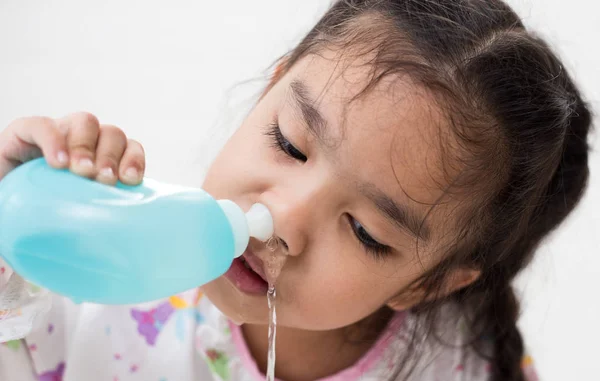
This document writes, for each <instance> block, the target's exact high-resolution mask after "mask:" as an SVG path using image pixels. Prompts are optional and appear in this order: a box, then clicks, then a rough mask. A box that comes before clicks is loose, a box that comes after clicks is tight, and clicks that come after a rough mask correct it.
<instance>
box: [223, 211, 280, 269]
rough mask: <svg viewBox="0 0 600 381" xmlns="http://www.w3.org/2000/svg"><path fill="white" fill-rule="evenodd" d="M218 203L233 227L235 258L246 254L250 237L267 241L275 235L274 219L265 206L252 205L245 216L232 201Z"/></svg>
mask: <svg viewBox="0 0 600 381" xmlns="http://www.w3.org/2000/svg"><path fill="white" fill-rule="evenodd" d="M217 203H218V204H219V206H220V207H221V209H222V210H223V213H225V215H226V216H227V219H228V220H229V224H230V225H231V229H232V231H233V238H234V241H235V242H234V246H235V257H239V256H240V255H242V254H243V253H244V251H245V250H246V247H247V246H248V241H250V237H255V238H257V239H259V240H261V241H266V240H267V239H269V238H270V237H271V236H272V235H273V218H272V217H271V213H270V212H269V209H267V207H266V206H264V205H263V204H254V205H252V207H251V208H250V210H249V211H248V212H247V213H245V214H244V211H243V210H242V209H241V208H240V207H239V206H238V205H237V204H235V203H234V202H232V201H230V200H219V201H217Z"/></svg>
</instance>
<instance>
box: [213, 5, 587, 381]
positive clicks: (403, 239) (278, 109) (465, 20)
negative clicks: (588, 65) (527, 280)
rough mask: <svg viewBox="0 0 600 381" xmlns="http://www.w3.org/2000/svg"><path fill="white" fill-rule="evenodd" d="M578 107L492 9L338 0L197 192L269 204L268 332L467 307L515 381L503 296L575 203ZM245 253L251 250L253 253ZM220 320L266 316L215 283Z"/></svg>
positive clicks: (250, 299) (517, 24)
mask: <svg viewBox="0 0 600 381" xmlns="http://www.w3.org/2000/svg"><path fill="white" fill-rule="evenodd" d="M589 128H590V113H589V111H588V109H587V107H586V105H585V104H584V102H583V101H582V99H581V97H580V95H579V92H578V91H577V89H576V88H575V85H574V84H573V82H572V80H571V78H570V77H569V75H568V74H567V72H566V70H565V68H564V67H563V66H562V65H561V63H560V61H559V60H558V59H557V57H556V56H555V55H554V53H553V52H552V51H551V50H550V48H549V47H548V46H547V45H546V44H545V43H544V42H543V41H541V40H540V39H539V38H537V37H535V36H534V35H532V34H531V33H530V32H528V31H527V30H526V29H525V28H524V26H523V25H522V23H521V21H520V20H519V18H518V16H517V15H516V14H515V13H513V12H512V10H511V9H510V8H509V7H508V6H506V5H505V4H504V3H503V2H501V1H496V0H485V1H484V0H459V1H457V0H395V1H393V0H345V1H338V2H336V3H335V4H334V5H333V6H332V8H331V9H330V10H329V11H328V12H327V13H326V14H325V16H324V17H323V18H322V19H321V20H320V21H319V22H318V23H317V25H316V26H315V27H314V28H313V29H312V30H311V31H310V32H309V33H308V35H307V36H306V37H305V38H304V40H303V41H302V42H301V43H300V44H299V45H298V46H297V47H296V48H295V49H294V50H293V51H291V52H290V53H289V54H288V55H286V56H285V57H284V58H283V59H282V60H281V62H280V65H279V68H278V70H277V71H276V72H275V75H274V76H273V79H272V81H271V83H270V85H269V86H268V87H267V89H266V91H265V92H264V94H263V96H262V98H261V99H260V101H259V102H258V103H257V105H256V106H255V107H254V109H253V111H252V112H251V113H250V115H249V116H248V117H247V119H246V120H245V122H244V123H243V125H242V126H241V128H240V129H239V130H238V131H237V132H236V133H235V134H234V135H233V137H232V138H231V139H230V140H229V142H228V143H227V145H226V146H225V148H224V149H223V150H222V151H221V153H220V155H219V156H218V157H217V159H216V160H215V162H214V163H213V165H212V167H211V169H210V171H209V173H208V176H207V178H206V180H205V184H204V186H205V189H207V190H208V191H209V192H211V193H212V194H213V195H215V196H216V197H220V198H229V199H233V200H235V201H237V202H238V203H240V204H242V205H245V206H247V207H249V206H250V205H251V204H253V203H255V202H261V203H264V204H265V205H267V206H268V207H269V208H270V210H271V212H272V214H273V217H274V221H275V233H276V235H277V237H278V238H279V240H280V243H281V245H280V246H281V247H282V248H283V250H285V251H286V252H287V254H289V258H288V261H287V263H286V266H285V268H284V269H283V271H282V274H281V276H280V278H279V280H278V283H277V289H278V297H279V300H278V313H279V321H278V322H279V324H280V325H283V326H288V327H293V328H299V329H306V330H334V329H338V328H343V327H349V326H355V325H357V323H359V322H361V321H366V320H367V319H366V318H367V317H370V316H380V315H379V314H377V312H381V313H382V314H383V315H386V311H390V310H394V309H395V310H404V309H412V310H413V311H414V312H415V313H416V314H417V315H418V316H423V317H424V318H426V319H427V321H429V322H432V321H433V320H434V319H435V318H436V317H437V315H436V314H435V311H437V310H438V308H437V307H439V306H440V305H441V304H442V303H447V302H452V303H455V304H456V305H458V306H459V307H461V308H463V310H464V312H465V314H466V315H467V316H468V317H469V321H470V323H471V328H472V332H473V334H474V340H473V345H475V346H476V347H477V346H478V345H479V344H480V342H479V339H480V337H481V336H482V335H483V333H484V332H485V333H486V334H487V335H488V336H489V335H492V337H493V338H494V339H495V340H494V342H495V350H496V354H495V356H494V361H493V366H492V370H493V374H494V377H495V379H503V380H505V379H506V380H512V379H519V377H521V376H520V372H519V371H518V361H519V360H520V355H521V353H522V344H521V339H520V336H519V334H518V331H517V329H516V326H515V320H516V318H517V305H516V302H515V298H514V295H513V292H512V289H511V287H510V282H511V280H512V279H513V278H514V276H515V274H517V272H518V271H519V270H520V269H521V268H523V266H525V265H526V264H527V263H528V262H529V261H530V259H531V257H532V254H533V251H534V250H535V248H536V246H537V245H538V244H539V242H540V241H541V239H542V238H543V237H544V236H545V235H546V234H547V233H549V232H550V231H551V230H552V229H553V228H555V227H556V226H557V225H558V224H559V223H560V222H561V221H562V220H563V219H564V218H565V217H566V216H567V214H568V213H569V212H570V211H571V210H572V209H573V208H574V206H575V205H576V204H577V202H578V200H579V199H580V197H581V195H582V193H583V190H584V188H585V184H586V181H587V177H588V166H587V152H588V145H587V134H588V130H589ZM250 249H251V250H252V251H253V252H254V253H255V254H256V255H257V256H259V257H260V256H261V255H262V254H263V253H265V252H266V249H265V248H264V245H263V244H261V243H259V242H252V243H251V247H250ZM205 291H206V293H207V294H208V296H209V297H210V298H211V299H212V300H213V302H214V303H215V304H216V305H217V306H218V307H219V308H221V309H222V310H223V311H224V312H225V313H226V314H228V315H230V316H232V317H235V318H236V319H239V320H242V321H244V322H249V323H265V322H266V317H267V313H266V311H267V306H266V298H265V297H264V294H262V295H260V294H252V293H247V292H242V291H241V290H240V289H239V288H238V287H236V285H234V284H233V283H232V282H230V281H229V280H227V279H225V278H221V279H218V280H217V281H215V282H213V283H211V284H210V285H208V286H207V287H206V289H205Z"/></svg>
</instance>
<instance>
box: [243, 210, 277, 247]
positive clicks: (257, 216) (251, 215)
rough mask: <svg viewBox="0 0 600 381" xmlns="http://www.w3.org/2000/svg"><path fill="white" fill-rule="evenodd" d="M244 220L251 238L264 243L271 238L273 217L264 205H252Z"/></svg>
mask: <svg viewBox="0 0 600 381" xmlns="http://www.w3.org/2000/svg"><path fill="white" fill-rule="evenodd" d="M246 219H247V221H248V231H249V233H250V236H251V237H254V238H256V239H259V240H261V241H263V242H264V241H266V240H268V239H269V238H270V237H271V236H273V230H274V229H273V217H272V216H271V212H269V209H268V208H267V207H266V206H265V205H263V204H260V203H257V204H254V205H252V207H251V208H250V210H248V212H246Z"/></svg>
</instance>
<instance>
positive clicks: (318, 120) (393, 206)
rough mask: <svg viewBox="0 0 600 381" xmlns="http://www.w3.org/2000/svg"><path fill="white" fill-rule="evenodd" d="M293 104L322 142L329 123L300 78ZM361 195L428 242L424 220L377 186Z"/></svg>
mask: <svg viewBox="0 0 600 381" xmlns="http://www.w3.org/2000/svg"><path fill="white" fill-rule="evenodd" d="M290 94H291V100H292V102H291V104H292V107H293V108H294V109H296V110H297V111H299V112H298V114H299V115H300V116H301V118H302V121H303V123H304V124H305V125H306V127H307V129H308V130H309V131H311V132H312V133H313V134H314V135H315V137H317V139H318V140H320V141H323V140H324V138H325V135H326V133H327V128H328V124H327V120H326V119H325V118H324V117H323V114H321V112H320V111H319V110H318V109H317V108H316V107H315V106H314V104H315V102H314V100H313V99H312V98H311V96H310V92H309V90H308V87H307V86H306V84H305V83H304V82H302V81H301V80H299V79H294V80H293V81H292V82H291V84H290ZM359 190H360V192H361V193H362V194H363V195H364V196H365V197H367V198H368V199H369V200H371V202H373V204H374V205H375V207H376V208H377V209H378V210H379V212H380V213H381V214H383V215H384V216H385V217H386V218H387V219H388V220H390V221H391V222H392V223H393V224H394V225H395V226H396V227H398V228H400V229H402V230H404V231H406V232H408V233H410V234H411V235H413V236H414V237H416V238H419V239H424V240H428V239H429V236H430V234H431V231H430V229H429V226H428V225H427V224H426V223H425V219H424V218H420V216H418V214H417V213H415V212H414V211H413V210H412V209H410V208H408V207H406V206H404V205H401V204H398V203H397V202H395V201H394V200H393V199H392V198H391V197H389V196H388V195H386V194H385V193H384V192H382V191H381V190H380V189H378V188H377V187H376V186H375V185H374V184H363V185H361V186H359Z"/></svg>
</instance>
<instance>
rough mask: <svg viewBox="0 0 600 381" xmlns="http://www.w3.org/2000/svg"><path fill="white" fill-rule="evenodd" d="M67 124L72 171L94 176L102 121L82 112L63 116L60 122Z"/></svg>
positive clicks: (81, 174)
mask: <svg viewBox="0 0 600 381" xmlns="http://www.w3.org/2000/svg"><path fill="white" fill-rule="evenodd" d="M59 123H60V124H61V125H63V126H66V128H65V130H66V131H67V146H68V149H69V156H70V157H71V163H70V168H71V171H72V172H74V173H76V174H78V175H80V176H85V177H90V178H91V177H94V176H95V175H96V168H95V166H94V160H95V156H96V144H97V143H98V133H99V130H100V123H99V122H98V118H96V117H95V116H94V115H92V114H89V113H86V112H80V113H76V114H72V115H69V116H67V117H66V118H63V119H61V120H60V122H59Z"/></svg>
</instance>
